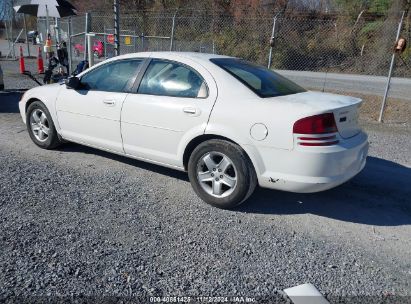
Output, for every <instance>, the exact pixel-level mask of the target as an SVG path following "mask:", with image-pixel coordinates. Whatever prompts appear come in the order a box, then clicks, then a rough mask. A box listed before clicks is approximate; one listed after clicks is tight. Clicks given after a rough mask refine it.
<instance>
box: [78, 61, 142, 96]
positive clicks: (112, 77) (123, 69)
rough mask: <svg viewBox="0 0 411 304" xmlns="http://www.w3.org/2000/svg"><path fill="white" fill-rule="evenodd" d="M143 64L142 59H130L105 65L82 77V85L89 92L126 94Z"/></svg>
mask: <svg viewBox="0 0 411 304" xmlns="http://www.w3.org/2000/svg"><path fill="white" fill-rule="evenodd" d="M142 63H143V60H142V59H130V60H120V61H115V62H111V63H108V64H105V65H103V66H101V67H99V68H97V69H95V70H92V71H90V72H88V73H87V74H85V75H84V76H83V77H81V84H82V85H83V87H84V88H85V89H87V90H93V91H105V92H120V93H121V92H126V91H127V87H128V85H129V84H130V83H131V82H134V80H135V78H136V77H137V73H138V68H139V67H140V66H141V64H142Z"/></svg>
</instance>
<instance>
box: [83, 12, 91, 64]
mask: <svg viewBox="0 0 411 304" xmlns="http://www.w3.org/2000/svg"><path fill="white" fill-rule="evenodd" d="M89 30H90V13H86V27H85V29H84V60H87V51H88V46H87V34H88V32H89Z"/></svg>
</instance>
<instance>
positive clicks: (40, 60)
mask: <svg viewBox="0 0 411 304" xmlns="http://www.w3.org/2000/svg"><path fill="white" fill-rule="evenodd" d="M37 71H38V72H39V74H43V73H44V62H43V56H42V55H41V47H39V54H38V56H37Z"/></svg>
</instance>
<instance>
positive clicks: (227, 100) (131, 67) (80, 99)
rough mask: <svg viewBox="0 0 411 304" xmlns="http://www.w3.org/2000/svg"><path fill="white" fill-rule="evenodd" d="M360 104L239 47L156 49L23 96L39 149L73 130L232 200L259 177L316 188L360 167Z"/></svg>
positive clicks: (216, 201)
mask: <svg viewBox="0 0 411 304" xmlns="http://www.w3.org/2000/svg"><path fill="white" fill-rule="evenodd" d="M360 104H361V100H360V99H357V98H353V97H347V96H340V95H334V94H326V93H319V92H310V91H306V90H305V89H303V88H302V87H300V86H298V85H296V84H295V83H293V82H291V81H290V80H288V79H286V78H284V77H282V76H280V75H278V74H277V73H275V72H273V71H271V70H268V69H266V68H264V67H261V66H257V65H254V64H252V63H249V62H246V61H243V60H241V59H238V58H233V57H227V56H219V55H211V54H200V53H175V52H173V53H167V52H164V53H163V52H158V53H135V54H128V55H124V56H119V57H116V58H113V59H110V60H106V61H104V62H102V63H100V64H97V65H95V66H94V67H92V68H90V69H88V70H86V71H84V72H83V73H81V74H79V75H78V76H77V77H71V78H69V79H68V80H67V81H66V83H65V84H53V85H46V86H42V87H37V88H34V89H31V90H29V91H27V92H26V93H25V94H24V96H23V97H22V100H21V101H20V104H19V106H20V112H21V116H22V118H23V121H24V122H25V123H26V124H27V129H28V132H29V134H30V137H31V139H32V140H33V142H34V143H35V144H36V145H38V146H39V147H41V148H45V149H52V148H55V147H57V146H58V145H59V144H61V143H63V142H64V141H71V142H76V143H79V144H84V145H87V146H91V147H95V148H97V149H102V150H106V151H109V152H112V153H116V154H120V155H124V156H127V157H132V158H136V159H140V160H144V161H147V162H151V163H155V164H159V165H162V166H167V167H171V168H175V169H177V170H183V171H188V175H189V178H190V181H191V184H192V186H193V188H194V190H195V192H196V193H197V194H198V195H199V196H200V197H201V198H202V199H203V200H204V201H206V202H207V203H209V204H212V205H214V206H218V207H221V208H232V207H235V206H237V205H238V204H240V203H242V202H243V201H245V200H246V199H247V198H248V197H249V196H250V195H251V194H252V193H253V191H254V189H255V187H256V185H257V184H259V185H260V186H261V187H264V188H271V189H277V190H285V191H291V192H300V193H307V192H318V191H322V190H326V189H330V188H333V187H336V186H338V185H340V184H342V183H344V182H346V181H347V180H349V179H351V178H352V177H353V176H355V175H356V174H357V173H359V172H360V171H361V170H362V169H363V168H364V166H365V162H366V157H367V153H368V140H367V135H366V134H365V133H364V132H363V131H361V129H360V127H359V125H358V108H359V107H360Z"/></svg>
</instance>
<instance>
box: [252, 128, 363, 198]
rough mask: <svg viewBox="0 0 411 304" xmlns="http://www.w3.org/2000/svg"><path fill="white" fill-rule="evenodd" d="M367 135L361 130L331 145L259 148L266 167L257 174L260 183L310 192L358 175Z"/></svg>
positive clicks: (329, 186)
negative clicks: (279, 148)
mask: <svg viewBox="0 0 411 304" xmlns="http://www.w3.org/2000/svg"><path fill="white" fill-rule="evenodd" d="M368 146H369V145H368V137H367V135H366V134H365V133H363V132H362V133H360V134H358V135H356V136H354V137H353V138H350V139H348V140H343V141H341V142H340V144H338V145H336V146H330V147H300V146H299V147H296V148H295V149H294V150H291V151H285V150H274V149H267V148H265V149H258V150H260V153H261V155H262V159H263V162H264V165H265V168H266V170H265V171H264V172H263V173H262V174H260V175H259V176H258V181H259V184H260V186H261V187H263V188H270V189H277V190H284V191H290V192H299V193H310V192H319V191H324V190H328V189H331V188H334V187H336V186H338V185H341V184H343V183H344V182H346V181H348V180H349V179H351V178H353V177H354V176H355V175H357V174H358V173H359V172H360V171H361V170H362V169H363V168H364V166H365V163H366V158H367V154H368Z"/></svg>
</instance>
